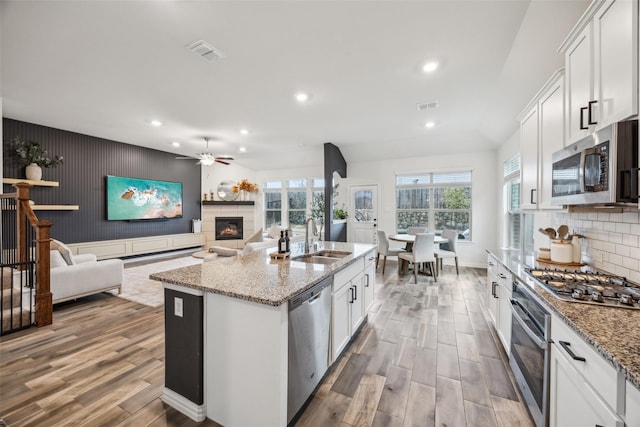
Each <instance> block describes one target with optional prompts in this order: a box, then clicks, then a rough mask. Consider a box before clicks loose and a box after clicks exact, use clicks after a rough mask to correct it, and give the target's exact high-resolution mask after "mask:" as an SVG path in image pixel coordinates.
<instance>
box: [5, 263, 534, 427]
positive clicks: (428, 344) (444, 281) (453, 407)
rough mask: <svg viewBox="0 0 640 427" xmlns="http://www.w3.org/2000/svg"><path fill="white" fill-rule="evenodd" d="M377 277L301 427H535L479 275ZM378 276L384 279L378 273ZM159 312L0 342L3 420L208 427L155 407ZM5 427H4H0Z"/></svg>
mask: <svg viewBox="0 0 640 427" xmlns="http://www.w3.org/2000/svg"><path fill="white" fill-rule="evenodd" d="M389 264H390V265H388V266H387V269H386V274H385V276H384V277H383V276H382V275H381V274H380V273H378V275H377V285H378V287H377V292H376V300H375V303H374V307H373V309H372V311H371V312H370V313H369V318H368V322H367V324H366V325H365V326H364V327H363V329H362V331H361V332H360V334H359V335H358V336H357V337H356V339H355V340H354V342H353V343H352V344H351V345H350V346H349V347H348V348H347V350H346V352H345V353H344V354H343V355H342V357H341V358H340V360H338V362H337V363H336V364H335V365H334V368H332V370H331V371H330V372H328V374H327V376H326V377H325V378H324V380H323V382H322V383H321V384H320V386H319V387H318V389H317V390H316V393H315V395H314V397H313V398H312V399H311V400H310V402H309V404H308V406H307V407H306V409H305V410H304V412H303V413H302V415H301V417H300V418H299V420H298V421H297V423H296V425H298V426H376V427H380V426H391V427H393V426H425V427H426V426H437V427H443V426H447V427H454V426H469V427H471V426H504V427H506V426H509V427H512V426H527V427H529V426H532V423H531V421H530V418H529V415H528V413H527V411H526V409H525V407H524V406H523V404H522V403H521V401H520V399H521V398H520V396H519V393H518V392H517V389H516V388H515V387H514V383H513V378H512V375H511V373H510V371H509V370H508V368H507V367H506V366H508V365H506V358H505V354H504V352H503V351H502V350H501V348H499V347H497V346H496V341H495V339H496V338H495V333H494V332H493V331H492V330H491V329H490V328H489V327H488V325H487V323H486V321H485V318H484V314H483V312H482V308H481V304H479V298H480V295H481V289H483V287H484V282H485V276H484V275H485V274H486V272H485V271H484V270H476V269H469V268H462V269H461V275H460V276H459V277H458V276H456V275H455V270H454V268H453V267H451V266H445V271H444V272H443V274H442V275H441V276H440V277H439V280H438V282H437V283H434V282H433V280H432V279H431V278H430V277H427V276H418V284H413V283H410V282H412V281H413V277H412V276H411V275H407V276H402V277H400V278H399V277H398V276H397V274H396V271H397V268H396V264H395V262H394V261H389ZM380 270H381V269H380ZM163 322H164V320H163V309H162V307H156V308H151V307H146V306H143V305H140V304H137V303H134V302H131V301H127V300H124V299H121V298H117V297H114V296H111V295H107V294H102V295H96V296H92V297H88V298H85V299H83V300H81V301H78V302H70V303H65V304H60V305H57V306H56V307H55V309H54V323H53V325H52V326H48V327H45V328H40V329H36V328H32V329H29V330H26V331H21V332H18V333H15V334H12V335H9V336H6V337H3V338H2V339H0V419H2V420H3V421H4V422H5V423H6V424H8V425H10V426H12V427H15V426H31V425H33V426H40V425H47V426H58V425H59V426H63V425H64V426H68V425H82V426H93V425H108V426H154V427H158V426H195V425H205V426H216V425H218V424H216V423H214V422H212V421H210V420H207V421H205V422H203V423H200V424H199V423H196V422H194V421H192V420H190V419H189V418H187V417H186V416H184V415H182V414H181V413H179V412H177V411H176V410H174V409H173V408H171V407H169V406H167V405H165V404H163V403H162V401H161V400H160V395H161V393H162V388H163V384H164V323H163ZM0 425H2V423H0Z"/></svg>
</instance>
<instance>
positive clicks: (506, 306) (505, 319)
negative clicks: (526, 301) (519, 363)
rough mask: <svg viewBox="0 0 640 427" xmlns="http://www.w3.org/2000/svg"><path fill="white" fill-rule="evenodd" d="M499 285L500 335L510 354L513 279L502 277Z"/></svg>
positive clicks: (498, 328)
mask: <svg viewBox="0 0 640 427" xmlns="http://www.w3.org/2000/svg"><path fill="white" fill-rule="evenodd" d="M499 283H500V285H499V286H498V288H497V289H498V291H497V292H498V306H499V307H498V311H499V313H498V324H497V327H496V329H497V330H498V337H500V341H501V342H502V345H503V346H504V351H505V352H506V353H507V354H509V349H510V348H511V281H510V280H502V279H500V282H499Z"/></svg>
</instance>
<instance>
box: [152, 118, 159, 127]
mask: <svg viewBox="0 0 640 427" xmlns="http://www.w3.org/2000/svg"><path fill="white" fill-rule="evenodd" d="M150 123H151V126H155V127H160V126H162V122H161V121H160V120H156V119H153V120H151V122H150Z"/></svg>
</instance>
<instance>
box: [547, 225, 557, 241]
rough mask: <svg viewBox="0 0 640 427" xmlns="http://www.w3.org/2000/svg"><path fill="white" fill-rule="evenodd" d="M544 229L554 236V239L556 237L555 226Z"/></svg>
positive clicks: (548, 234) (551, 236) (550, 235)
mask: <svg viewBox="0 0 640 427" xmlns="http://www.w3.org/2000/svg"><path fill="white" fill-rule="evenodd" d="M544 231H546V232H547V236H549V237H550V238H552V239H555V238H556V230H554V229H553V228H551V227H547V228H545V229H544Z"/></svg>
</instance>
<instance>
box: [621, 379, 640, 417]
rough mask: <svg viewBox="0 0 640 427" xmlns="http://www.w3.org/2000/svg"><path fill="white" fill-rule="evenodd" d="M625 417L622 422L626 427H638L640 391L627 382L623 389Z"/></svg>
mask: <svg viewBox="0 0 640 427" xmlns="http://www.w3.org/2000/svg"><path fill="white" fill-rule="evenodd" d="M624 396H625V404H624V408H625V416H624V421H625V423H626V425H627V426H628V427H631V426H640V390H638V389H637V388H635V387H634V386H633V384H631V382H630V381H628V380H627V383H626V388H625V395H624Z"/></svg>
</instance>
